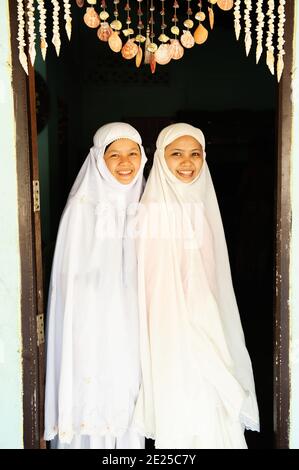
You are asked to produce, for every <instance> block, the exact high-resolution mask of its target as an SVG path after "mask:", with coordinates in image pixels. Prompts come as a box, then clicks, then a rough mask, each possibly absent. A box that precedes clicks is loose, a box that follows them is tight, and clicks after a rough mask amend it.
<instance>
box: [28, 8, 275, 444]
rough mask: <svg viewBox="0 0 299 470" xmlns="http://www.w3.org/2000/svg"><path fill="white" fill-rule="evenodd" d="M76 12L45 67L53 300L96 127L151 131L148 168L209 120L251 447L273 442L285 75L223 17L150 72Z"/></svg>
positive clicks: (46, 220)
mask: <svg viewBox="0 0 299 470" xmlns="http://www.w3.org/2000/svg"><path fill="white" fill-rule="evenodd" d="M73 11H74V28H73V38H72V41H71V43H70V44H68V43H67V41H66V39H65V38H64V40H63V44H62V50H61V56H60V58H59V59H57V57H56V56H55V53H54V50H53V49H52V48H49V51H48V57H47V62H46V65H43V64H42V63H41V61H40V60H38V61H37V64H36V72H37V74H36V91H37V96H38V107H37V128H38V157H39V168H40V192H41V233H42V261H43V275H44V293H45V296H44V297H45V298H44V304H45V305H46V301H47V290H48V285H49V278H50V271H51V263H52V257H53V252H54V248H55V240H56V234H57V229H58V224H59V219H60V216H61V213H62V210H63V208H64V205H65V202H66V198H67V195H68V192H69V190H70V187H71V185H72V182H73V181H74V179H75V176H76V174H77V173H78V171H79V169H80V166H81V164H82V163H83V161H84V159H85V158H86V156H87V154H88V151H89V148H90V146H91V145H92V136H93V134H94V133H95V131H96V129H97V128H98V127H100V126H101V125H103V124H104V123H106V122H110V121H126V122H129V123H131V124H132V125H134V126H135V127H136V128H137V129H138V130H139V131H140V133H141V134H142V136H143V138H144V143H145V148H146V151H147V154H148V156H149V165H148V168H147V172H148V171H149V169H150V162H151V158H152V155H153V148H154V144H155V140H156V137H157V135H158V132H159V130H160V129H161V128H162V127H164V126H165V125H167V124H169V123H171V122H180V121H183V122H189V123H190V124H194V125H196V126H197V127H201V128H202V130H203V131H204V133H205V135H206V138H207V161H208V163H209V167H210V169H211V174H212V177H213V180H214V185H215V189H216V193H217V197H218V201H219V206H220V210H221V213H222V217H223V223H224V228H225V232H226V237H227V244H228V249H229V255H230V262H231V268H232V276H233V282H234V287H235V292H236V297H237V301H238V305H239V309H240V315H241V320H242V324H243V329H244V333H245V338H246V343H247V347H248V350H249V354H250V356H251V358H252V363H253V370H254V374H255V382H256V389H257V397H258V402H259V409H260V414H261V433H260V434H256V433H247V434H246V439H247V442H248V446H249V448H273V447H274V445H275V444H274V423H273V407H274V404H273V362H274V357H273V356H274V354H273V344H274V329H273V311H274V297H275V263H276V259H275V236H276V202H277V198H278V195H277V185H278V179H279V175H278V174H277V138H276V135H277V133H276V126H277V124H276V123H277V121H278V105H277V104H278V87H277V84H276V81H275V79H274V78H273V77H272V76H271V75H270V73H269V72H268V70H267V69H266V66H264V64H263V65H259V66H258V67H257V66H256V65H255V63H254V57H253V54H252V56H251V57H249V58H246V56H245V51H244V46H243V44H242V43H237V42H236V40H235V38H234V33H233V27H232V25H233V23H232V20H231V17H229V16H228V15H226V14H225V13H221V12H219V15H218V22H217V18H216V25H215V31H214V32H213V34H211V36H210V38H209V40H208V41H207V43H206V44H205V45H203V46H198V47H196V48H194V49H193V50H190V51H187V52H188V53H186V54H185V56H184V58H183V59H181V60H180V61H179V62H177V63H175V62H174V61H172V63H170V64H169V65H167V66H165V67H163V66H160V67H157V70H156V73H155V75H152V74H151V73H150V69H149V67H147V68H144V69H142V70H136V69H135V68H134V65H133V64H131V63H127V62H125V61H124V60H123V59H122V58H121V57H120V56H119V55H116V54H114V53H113V52H112V51H110V50H109V49H108V47H107V45H106V44H103V43H100V41H99V40H98V39H97V38H96V35H95V34H93V32H92V31H91V30H89V29H88V28H86V26H85V25H84V23H83V21H82V16H83V12H82V10H79V9H74V10H73ZM220 45H221V46H220ZM220 47H221V52H219V48H220ZM39 59H40V58H39Z"/></svg>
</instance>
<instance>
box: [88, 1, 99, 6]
mask: <svg viewBox="0 0 299 470" xmlns="http://www.w3.org/2000/svg"><path fill="white" fill-rule="evenodd" d="M87 3H89V5H96V4H97V0H87Z"/></svg>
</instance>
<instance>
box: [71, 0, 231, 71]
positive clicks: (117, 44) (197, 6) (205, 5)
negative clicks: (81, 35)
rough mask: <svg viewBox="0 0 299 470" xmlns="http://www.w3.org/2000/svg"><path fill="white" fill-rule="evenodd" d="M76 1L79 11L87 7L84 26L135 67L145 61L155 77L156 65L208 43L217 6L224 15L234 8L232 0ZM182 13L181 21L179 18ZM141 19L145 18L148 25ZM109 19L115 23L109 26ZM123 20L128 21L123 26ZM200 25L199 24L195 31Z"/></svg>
mask: <svg viewBox="0 0 299 470" xmlns="http://www.w3.org/2000/svg"><path fill="white" fill-rule="evenodd" d="M75 1H76V3H77V5H78V7H80V8H83V7H86V12H85V15H84V18H83V19H84V22H85V24H86V26H88V27H89V28H91V29H97V28H99V29H98V32H97V35H98V38H99V39H100V40H101V41H104V42H108V45H109V46H110V49H111V50H112V51H113V52H116V53H118V52H120V53H121V55H122V57H123V58H124V59H126V60H131V59H134V58H135V64H136V67H140V65H141V63H142V58H143V57H144V64H149V65H150V68H151V71H152V73H154V72H155V70H156V64H159V65H167V64H169V62H170V61H171V60H179V59H181V58H182V57H183V55H184V52H185V49H190V48H192V47H194V46H195V45H196V44H198V45H201V44H204V43H205V42H206V41H207V39H208V36H209V30H208V26H207V21H209V28H210V30H212V29H213V28H214V22H215V14H214V6H215V5H216V6H218V7H219V8H220V9H222V10H224V11H228V10H231V9H232V8H233V6H234V1H233V0H199V1H197V0H181V1H180V2H179V1H177V0H135V1H129V0H123V1H120V0H110V2H108V1H105V0H86V1H85V0H75ZM166 3H167V4H168V7H169V6H170V4H171V8H172V14H171V18H170V17H169V18H168V19H169V20H170V21H171V24H172V26H168V25H167V24H166ZM108 7H109V8H108ZM192 8H193V9H194V11H193V10H192ZM132 9H133V11H132ZM180 10H181V11H182V15H180V16H181V17H179V16H178V12H179V11H180ZM131 13H133V14H134V17H135V18H136V23H135V25H133V24H132V23H133V21H132V17H131ZM113 16H114V19H113V20H112V18H113ZM142 17H146V23H144V20H143V18H142ZM192 18H193V19H192ZM207 18H208V20H207ZM109 19H110V21H111V20H112V21H111V22H110V24H109ZM122 19H125V21H124V22H122V21H121V20H122ZM197 21H198V24H197V25H196V27H195V28H194V25H195V23H196V22H197ZM180 28H182V30H181V29H180ZM193 28H194V31H192V29H193ZM144 31H145V32H146V33H145V32H144ZM136 32H137V34H136ZM121 33H122V34H123V35H124V36H125V38H128V39H127V41H126V42H125V44H123V42H122V41H123V39H122V35H121ZM135 34H136V35H135ZM144 34H146V36H144ZM143 43H144V44H143ZM143 49H144V51H143Z"/></svg>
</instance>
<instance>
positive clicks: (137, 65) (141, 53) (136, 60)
mask: <svg viewBox="0 0 299 470" xmlns="http://www.w3.org/2000/svg"><path fill="white" fill-rule="evenodd" d="M142 56H143V52H142V48H141V47H140V46H139V47H138V51H137V54H136V59H135V63H136V67H140V65H141V62H142Z"/></svg>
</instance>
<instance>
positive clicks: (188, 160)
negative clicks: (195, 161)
mask: <svg viewBox="0 0 299 470" xmlns="http://www.w3.org/2000/svg"><path fill="white" fill-rule="evenodd" d="M190 163H191V164H192V158H191V155H189V154H185V155H184V158H183V161H182V164H183V165H189V164H190Z"/></svg>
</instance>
